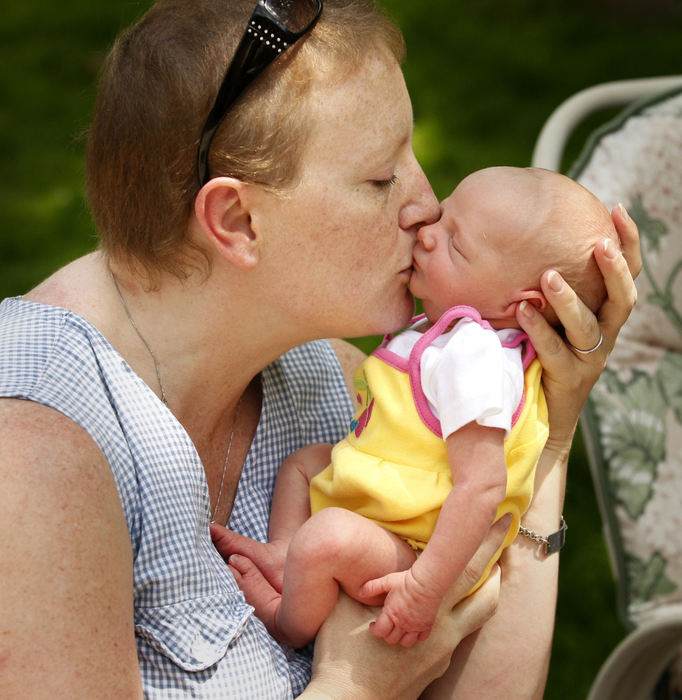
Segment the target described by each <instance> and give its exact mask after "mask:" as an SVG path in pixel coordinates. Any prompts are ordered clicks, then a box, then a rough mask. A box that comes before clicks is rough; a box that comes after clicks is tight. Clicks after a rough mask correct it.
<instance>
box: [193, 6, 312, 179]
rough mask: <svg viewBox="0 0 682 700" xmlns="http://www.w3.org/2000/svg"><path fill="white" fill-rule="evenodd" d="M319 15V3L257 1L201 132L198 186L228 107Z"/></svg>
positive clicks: (307, 29) (205, 172)
mask: <svg viewBox="0 0 682 700" xmlns="http://www.w3.org/2000/svg"><path fill="white" fill-rule="evenodd" d="M321 12H322V0H258V4H257V5H256V9H255V10H254V11H253V14H252V15H251V19H250V20H249V24H248V26H247V28H246V31H245V32H244V35H243V36H242V38H241V41H240V42H239V46H237V50H236V51H235V54H234V57H233V58H232V61H231V62H230V65H229V66H228V69H227V72H226V73H225V77H224V78H223V82H222V83H221V85H220V89H219V90H218V94H217V96H216V98H215V102H214V103H213V107H212V108H211V111H210V112H209V114H208V118H207V119H206V123H205V124H204V128H203V130H202V132H201V138H200V139H199V151H198V153H197V175H198V178H199V187H203V186H204V185H205V184H206V183H207V182H208V181H209V180H210V179H211V177H210V175H209V172H208V152H209V149H210V147H211V142H212V141H213V137H214V136H215V133H216V131H217V130H218V127H219V126H220V124H221V123H222V121H223V119H224V118H225V115H226V114H227V113H228V112H229V110H230V107H232V105H233V104H234V103H235V101H236V99H237V98H238V97H239V96H240V95H241V94H242V92H244V90H245V89H246V88H247V87H248V86H249V85H250V84H251V83H252V82H253V81H254V80H255V79H256V78H257V77H258V76H259V75H260V74H261V73H262V72H263V71H264V70H265V69H266V68H267V67H268V66H269V65H270V64H271V63H272V62H273V61H274V60H275V59H276V58H277V57H278V56H279V55H280V54H281V53H283V52H284V51H286V50H287V49H288V48H289V47H290V46H291V45H292V44H294V43H296V41H298V40H299V39H300V38H301V37H302V36H303V35H304V34H306V33H307V32H309V31H310V30H311V29H312V28H313V26H314V25H315V22H317V19H318V18H319V16H320V13H321Z"/></svg>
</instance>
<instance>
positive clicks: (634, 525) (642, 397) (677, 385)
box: [533, 77, 682, 700]
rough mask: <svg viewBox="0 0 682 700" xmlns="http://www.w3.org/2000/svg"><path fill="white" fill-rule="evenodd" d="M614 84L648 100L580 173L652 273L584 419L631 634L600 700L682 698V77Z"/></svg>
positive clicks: (549, 150)
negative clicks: (631, 235) (632, 238)
mask: <svg viewBox="0 0 682 700" xmlns="http://www.w3.org/2000/svg"><path fill="white" fill-rule="evenodd" d="M628 85H629V87H630V88H633V87H634V88H636V89H635V90H632V89H629V90H628V89H625V88H626V87H627V86H628ZM607 88H608V89H607V90H606V92H607V93H608V92H609V90H610V95H611V98H614V96H616V95H617V98H614V99H611V104H613V103H619V102H620V103H622V102H624V101H625V100H626V99H627V96H628V94H630V95H632V94H634V95H637V96H638V97H643V96H646V95H648V96H647V97H645V99H643V100H641V99H640V100H639V101H637V102H635V103H634V104H632V105H631V106H629V107H628V108H627V109H626V110H625V111H624V112H623V113H622V114H620V115H619V116H618V117H617V118H616V119H615V120H613V121H611V122H609V123H608V124H607V125H605V126H604V127H602V128H601V129H600V130H599V131H598V132H596V133H595V134H594V135H593V136H592V138H591V139H590V141H589V142H588V144H587V145H586V147H585V149H584V151H583V154H582V155H581V156H580V158H579V160H578V162H577V163H576V164H575V165H574V166H573V167H572V168H571V169H570V171H569V172H568V175H570V176H571V177H573V178H574V179H576V180H578V181H579V182H581V183H582V184H584V185H585V186H586V187H587V188H588V189H590V190H591V191H592V192H594V193H595V194H596V195H597V196H598V197H599V198H600V199H601V200H602V201H603V202H604V203H605V204H606V205H607V206H608V207H609V208H611V207H612V206H614V205H615V204H617V203H618V202H622V203H623V204H624V205H625V206H626V208H627V209H628V211H629V212H630V214H631V216H632V217H633V218H634V219H635V221H636V222H637V225H638V226H639V231H640V235H641V244H642V256H643V263H644V268H643V271H642V273H641V274H640V276H639V278H638V279H637V289H638V296H639V300H638V304H637V306H636V307H635V309H634V310H633V312H632V314H631V316H630V318H629V319H628V322H627V323H626V325H625V327H624V328H623V330H622V332H621V335H620V337H619V340H618V343H617V344H616V348H615V349H614V352H613V353H612V355H611V357H610V358H609V361H608V365H607V368H606V370H605V371H604V374H603V375H602V378H601V379H600V381H599V382H598V383H597V385H596V386H595V388H594V390H593V391H592V394H591V396H590V399H589V401H588V404H587V406H586V408H585V411H584V413H583V416H582V418H581V426H582V429H583V434H584V437H585V442H586V445H587V448H588V454H589V458H590V463H591V464H590V467H591V470H592V474H593V477H594V482H595V487H596V491H597V494H598V500H599V502H600V509H601V513H602V518H603V521H604V530H605V534H606V539H607V544H608V547H609V552H610V555H611V562H612V566H613V569H614V572H615V574H616V578H617V582H618V592H619V609H620V613H621V617H622V619H623V621H624V622H625V623H626V625H627V626H628V628H629V630H630V632H629V634H628V636H627V637H626V638H625V639H624V640H623V641H622V642H621V644H620V645H619V646H618V647H617V648H616V649H615V650H614V652H613V653H612V654H611V655H610V657H609V658H608V659H607V661H606V663H605V664H604V665H603V667H602V669H601V670H600V672H599V674H598V676H597V679H596V680H595V682H594V685H593V687H592V689H591V691H590V696H589V699H590V700H610V699H613V700H616V698H618V699H619V700H623V699H625V700H644V699H649V698H666V699H667V698H682V77H678V78H666V79H655V80H651V81H634V82H633V81H628V82H627V84H626V83H618V84H608V86H607ZM616 88H617V89H616ZM662 88H667V89H666V90H665V92H663V93H662V94H661V93H660V90H661V89H662ZM590 91H591V92H592V93H593V96H594V95H597V94H598V93H599V89H598V88H591V89H590ZM652 93H654V94H655V96H652ZM600 94H601V98H598V99H596V101H595V100H591V102H592V103H593V104H594V103H598V105H597V106H598V107H602V106H604V91H602V92H601V93H600ZM584 97H585V96H584V95H583V97H582V98H580V99H583V102H584ZM572 99H573V106H571V105H569V107H570V109H569V110H568V111H569V112H572V113H571V115H570V119H569V121H571V122H572V123H574V122H576V121H578V117H577V114H576V113H575V111H576V110H575V108H576V104H577V103H578V102H580V99H578V100H576V99H574V98H572ZM600 99H601V101H600ZM607 101H608V100H607ZM579 106H580V105H579ZM559 110H561V107H560V108H559ZM559 110H557V111H559ZM578 111H584V113H585V114H586V113H588V112H589V111H591V110H590V109H587V108H586V105H585V104H583V105H582V106H580V110H578ZM566 118H567V117H566V114H564V115H563V116H562V115H561V114H560V115H559V118H557V117H556V116H555V118H554V123H555V125H556V124H558V123H559V122H563V123H561V125H560V133H561V135H560V136H559V137H558V142H559V145H558V146H557V145H556V144H557V139H556V138H553V137H552V135H551V133H550V134H549V135H548V134H547V132H545V133H544V134H541V137H540V139H539V141H538V146H537V147H536V152H535V154H534V160H533V162H534V164H535V165H539V166H542V167H549V168H551V169H559V159H560V154H561V150H562V148H563V144H564V142H565V138H566V133H567V130H566V128H565V127H566ZM551 119H552V118H550V121H551ZM548 125H549V127H550V131H551V126H552V125H551V124H550V122H549V121H548ZM543 139H544V145H543V142H542V141H543Z"/></svg>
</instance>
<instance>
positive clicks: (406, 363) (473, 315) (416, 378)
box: [372, 305, 536, 438]
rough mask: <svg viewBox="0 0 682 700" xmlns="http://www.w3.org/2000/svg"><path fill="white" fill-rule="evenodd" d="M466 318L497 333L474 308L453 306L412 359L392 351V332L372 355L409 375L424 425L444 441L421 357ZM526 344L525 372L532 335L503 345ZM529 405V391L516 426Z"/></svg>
mask: <svg viewBox="0 0 682 700" xmlns="http://www.w3.org/2000/svg"><path fill="white" fill-rule="evenodd" d="M425 317H426V314H420V315H419V316H415V317H414V318H413V319H412V321H411V323H410V325H411V326H413V325H414V324H415V323H417V322H418V321H420V320H422V319H424V318H425ZM462 318H470V319H471V320H472V321H475V322H476V323H478V324H479V325H480V326H481V327H482V328H485V329H486V330H490V331H494V330H495V329H494V328H493V327H492V326H491V325H490V323H489V322H488V321H486V320H485V319H483V318H481V314H480V313H479V312H478V311H477V310H476V309H474V308H473V307H472V306H465V305H460V306H453V307H452V308H450V309H448V310H447V311H446V312H445V313H444V314H443V315H442V316H441V317H440V318H439V319H438V320H437V321H436V323H434V324H433V325H432V326H431V328H429V329H428V330H426V331H425V332H424V333H423V334H422V337H421V338H420V339H419V340H418V341H417V342H416V343H415V344H414V347H413V348H412V350H411V352H410V356H409V357H408V358H405V357H401V356H400V355H398V354H397V353H394V352H393V351H391V350H388V349H387V348H386V346H387V345H388V343H389V342H390V341H391V340H392V339H393V337H394V336H393V334H392V333H389V334H388V335H386V336H385V337H384V339H383V341H382V343H381V345H380V346H379V347H378V348H377V349H376V350H375V351H374V352H373V353H372V354H373V355H375V356H376V357H378V358H379V359H380V360H383V361H384V362H386V364H388V365H390V366H391V367H393V368H394V369H397V370H399V371H401V372H406V373H407V374H408V375H409V378H410V388H411V389H412V396H413V398H414V404H415V406H416V408H417V413H418V414H419V417H420V418H421V420H422V422H423V423H424V425H425V426H426V427H427V428H428V429H429V430H430V431H431V432H432V433H434V435H437V436H438V437H440V438H442V437H443V432H442V430H441V427H440V420H439V419H438V418H437V417H436V415H435V414H434V413H433V411H432V410H431V407H430V406H429V401H428V399H427V398H426V394H425V393H424V389H423V388H422V382H421V358H422V355H423V354H424V351H425V350H426V348H427V347H428V346H429V345H431V343H432V342H433V341H434V340H435V339H436V338H437V337H438V336H440V335H442V334H443V333H444V332H445V331H446V330H447V328H448V326H450V325H451V324H452V323H453V322H454V321H458V320H460V319H462ZM523 342H525V344H526V345H525V351H524V352H523V357H522V363H523V370H524V372H525V370H527V369H528V366H529V365H530V363H531V362H532V360H533V359H534V358H535V355H536V353H535V348H534V347H533V345H532V344H531V342H530V339H529V338H528V335H527V334H526V333H523V332H522V333H518V334H517V335H515V336H514V337H513V338H512V339H511V340H510V341H505V342H504V343H502V346H503V347H506V348H515V347H518V346H519V345H520V344H521V343H523ZM525 402H526V392H525V389H524V391H523V393H522V395H521V401H520V402H519V405H518V407H517V409H516V411H514V415H513V416H512V425H514V424H515V423H516V421H517V420H518V419H519V416H520V415H521V412H522V411H523V406H524V404H525Z"/></svg>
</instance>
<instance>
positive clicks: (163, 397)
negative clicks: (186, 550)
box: [109, 268, 244, 523]
mask: <svg viewBox="0 0 682 700" xmlns="http://www.w3.org/2000/svg"><path fill="white" fill-rule="evenodd" d="M109 274H110V275H111V280H112V282H113V283H114V287H115V288H116V292H117V293H118V298H119V299H120V300H121V305H122V306H123V310H124V311H125V314H126V316H127V317H128V321H130V325H131V326H132V327H133V330H134V331H135V333H136V334H137V337H138V338H139V339H140V340H141V341H142V344H143V345H144V346H145V348H147V352H148V353H149V356H150V357H151V358H152V362H153V363H154V372H156V381H157V382H158V383H159V390H160V391H161V402H162V403H163V405H164V406H166V407H168V399H167V398H166V391H165V389H164V387H163V382H162V381H161V372H160V371H159V363H158V362H157V360H156V355H154V353H153V352H152V349H151V348H150V347H149V343H148V342H147V341H146V340H145V339H144V336H143V335H142V333H140V329H139V328H138V327H137V325H136V324H135V321H134V320H133V317H132V315H131V314H130V309H129V308H128V304H126V300H125V298H124V297H123V294H122V293H121V288H120V287H119V286H118V280H117V279H116V277H115V275H114V273H113V272H112V270H111V268H109ZM243 398H244V394H243V393H242V395H241V396H240V397H239V401H238V402H237V408H236V409H235V412H234V418H233V419H232V429H231V430H230V438H229V440H228V441H227V454H226V455H225V463H224V464H223V474H222V476H221V477H220V488H219V489H218V498H216V502H215V505H214V506H213V513H212V514H211V522H212V523H215V522H216V519H215V516H216V513H217V512H218V506H219V505H220V497H221V496H222V495H223V486H224V484H225V473H226V472H227V464H228V462H229V461H230V452H231V451H232V440H233V439H234V431H235V428H236V427H237V418H238V417H239V409H240V408H241V405H242V399H243Z"/></svg>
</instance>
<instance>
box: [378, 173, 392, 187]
mask: <svg viewBox="0 0 682 700" xmlns="http://www.w3.org/2000/svg"><path fill="white" fill-rule="evenodd" d="M396 182H398V176H397V175H396V174H395V173H394V174H393V175H391V177H389V178H388V180H372V184H373V185H374V186H375V187H391V186H393V185H395V183H396Z"/></svg>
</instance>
